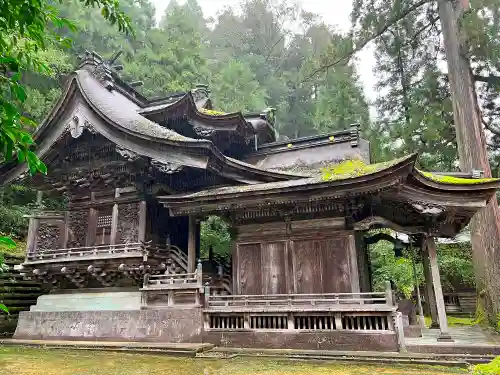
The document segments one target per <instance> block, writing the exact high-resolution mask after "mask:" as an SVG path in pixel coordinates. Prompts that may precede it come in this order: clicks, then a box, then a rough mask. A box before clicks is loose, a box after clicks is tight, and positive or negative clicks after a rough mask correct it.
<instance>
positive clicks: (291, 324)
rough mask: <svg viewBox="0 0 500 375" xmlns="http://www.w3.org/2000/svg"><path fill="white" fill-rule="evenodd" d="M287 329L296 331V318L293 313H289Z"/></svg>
mask: <svg viewBox="0 0 500 375" xmlns="http://www.w3.org/2000/svg"><path fill="white" fill-rule="evenodd" d="M287 318H288V323H287V329H295V318H294V316H293V314H292V313H288V317H287Z"/></svg>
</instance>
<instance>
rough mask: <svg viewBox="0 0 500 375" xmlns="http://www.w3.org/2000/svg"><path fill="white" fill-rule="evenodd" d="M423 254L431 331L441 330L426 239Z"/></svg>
mask: <svg viewBox="0 0 500 375" xmlns="http://www.w3.org/2000/svg"><path fill="white" fill-rule="evenodd" d="M420 249H421V252H422V265H423V267H424V277H425V301H426V302H427V306H428V307H429V312H430V314H431V326H430V328H431V329H437V328H439V322H438V313H437V307H436V295H435V294H434V287H433V286H432V275H431V266H430V263H429V255H428V252H427V241H426V239H425V237H423V238H422V243H421V248H420Z"/></svg>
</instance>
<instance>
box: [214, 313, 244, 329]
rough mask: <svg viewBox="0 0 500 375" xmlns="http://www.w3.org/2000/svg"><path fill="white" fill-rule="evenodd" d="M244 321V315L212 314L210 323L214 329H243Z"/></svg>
mask: <svg viewBox="0 0 500 375" xmlns="http://www.w3.org/2000/svg"><path fill="white" fill-rule="evenodd" d="M244 321H245V319H244V317H243V315H229V316H227V315H226V316H225V315H210V319H209V325H210V328H214V329H242V328H243V327H244Z"/></svg>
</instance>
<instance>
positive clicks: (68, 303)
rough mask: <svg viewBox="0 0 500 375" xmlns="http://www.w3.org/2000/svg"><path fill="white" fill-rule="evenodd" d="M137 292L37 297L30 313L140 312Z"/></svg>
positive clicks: (69, 292) (75, 293)
mask: <svg viewBox="0 0 500 375" xmlns="http://www.w3.org/2000/svg"><path fill="white" fill-rule="evenodd" d="M140 308H141V292H139V291H111V292H110V291H108V292H104V291H99V290H95V291H67V292H65V293H54V294H45V295H43V296H40V297H38V299H37V302H36V305H34V306H31V308H30V311H44V312H55V311H61V312H62V311H120V310H127V311H128V310H140Z"/></svg>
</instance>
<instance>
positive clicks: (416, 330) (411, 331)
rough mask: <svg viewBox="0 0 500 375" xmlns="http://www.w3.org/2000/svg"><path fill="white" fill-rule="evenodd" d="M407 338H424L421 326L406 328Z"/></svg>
mask: <svg viewBox="0 0 500 375" xmlns="http://www.w3.org/2000/svg"><path fill="white" fill-rule="evenodd" d="M404 332H405V337H422V327H420V325H418V324H416V325H411V326H407V327H405V328H404Z"/></svg>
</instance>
